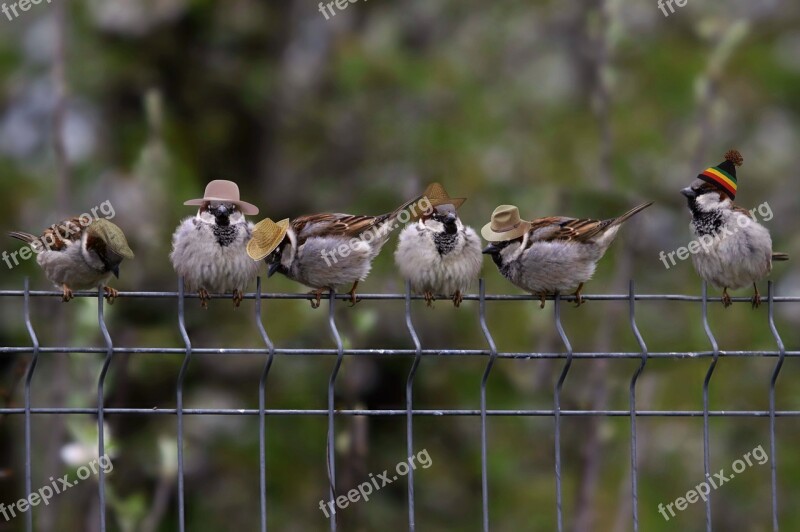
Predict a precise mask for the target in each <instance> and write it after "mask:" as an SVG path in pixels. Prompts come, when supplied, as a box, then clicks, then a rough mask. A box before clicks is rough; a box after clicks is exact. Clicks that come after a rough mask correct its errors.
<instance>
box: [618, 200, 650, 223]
mask: <svg viewBox="0 0 800 532" xmlns="http://www.w3.org/2000/svg"><path fill="white" fill-rule="evenodd" d="M652 204H653V202H652V201H649V202H647V203H642V204H641V205H638V206H636V207H634V208H633V209H631V210H629V211H628V212H626V213H625V214H623V215H622V216H619V217H617V218H615V219H614V221H613V222H612V223H611V225H622V224H623V223H625V222H627V221H628V220H629V219H630V218H632V217H633V216H634V215H636V214H638V213H640V212H641V211H643V210H645V209H646V208H648V207H649V206H650V205H652Z"/></svg>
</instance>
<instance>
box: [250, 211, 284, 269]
mask: <svg viewBox="0 0 800 532" xmlns="http://www.w3.org/2000/svg"><path fill="white" fill-rule="evenodd" d="M288 230H289V218H286V219H285V220H281V221H280V222H278V223H275V222H273V221H272V220H270V219H269V218H266V219H264V220H261V221H260V222H258V223H257V224H256V226H255V227H254V228H253V238H251V239H250V242H248V243H247V254H248V255H250V258H251V259H253V260H262V259H264V258H266V257H267V256H268V255H269V254H270V253H272V252H273V251H275V248H277V247H278V245H279V244H280V243H281V242H282V241H283V237H285V236H286V231H288Z"/></svg>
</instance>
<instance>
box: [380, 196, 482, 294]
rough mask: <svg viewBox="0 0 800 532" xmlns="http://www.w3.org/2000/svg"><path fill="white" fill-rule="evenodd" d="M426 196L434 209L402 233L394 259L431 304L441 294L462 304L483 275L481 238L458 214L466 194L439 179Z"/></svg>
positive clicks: (415, 287)
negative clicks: (459, 195) (453, 192)
mask: <svg viewBox="0 0 800 532" xmlns="http://www.w3.org/2000/svg"><path fill="white" fill-rule="evenodd" d="M424 197H426V198H427V199H428V201H429V202H430V204H431V206H432V209H431V210H430V212H429V213H423V214H422V216H420V217H419V219H418V220H417V221H416V222H415V223H412V224H408V225H407V226H406V228H405V229H403V231H402V232H401V233H400V238H399V242H398V244H397V250H396V251H395V253H394V261H395V264H397V268H398V269H399V270H400V273H401V274H402V275H403V277H404V278H405V279H406V280H408V281H409V282H410V283H411V290H412V291H413V292H414V293H416V294H423V295H424V296H425V301H426V302H427V304H428V306H429V307H430V306H432V304H433V301H434V297H435V296H436V295H437V294H443V295H446V296H448V297H450V298H451V299H452V301H453V304H454V305H455V306H456V307H458V306H460V305H461V301H462V300H463V294H464V292H466V291H467V290H468V289H469V287H470V285H472V284H474V283H475V282H476V281H477V280H478V275H480V272H481V265H482V263H483V256H482V255H481V241H480V238H478V234H477V233H476V232H475V231H474V230H473V229H472V228H471V227H468V226H466V225H464V224H463V223H462V222H461V220H460V219H459V217H458V208H459V207H461V204H463V203H464V202H465V201H466V198H451V197H450V196H449V195H448V194H447V191H445V189H444V187H443V186H442V185H440V184H439V183H432V184H431V185H430V186H428V188H427V190H425V194H424Z"/></svg>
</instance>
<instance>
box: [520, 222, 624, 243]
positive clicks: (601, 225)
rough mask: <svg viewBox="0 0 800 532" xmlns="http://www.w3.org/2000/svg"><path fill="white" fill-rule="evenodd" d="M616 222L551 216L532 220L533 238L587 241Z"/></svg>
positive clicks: (548, 240) (536, 239) (542, 240)
mask: <svg viewBox="0 0 800 532" xmlns="http://www.w3.org/2000/svg"><path fill="white" fill-rule="evenodd" d="M613 222H614V219H611V220H590V219H588V218H567V217H563V216H549V217H547V218H537V219H535V220H532V221H531V225H532V227H531V231H530V234H531V240H533V241H541V242H553V241H559V240H560V241H565V242H586V241H588V240H590V239H591V238H592V237H594V236H595V235H597V234H598V233H600V232H602V231H603V229H605V228H606V227H608V226H609V225H611V224H612V223H613Z"/></svg>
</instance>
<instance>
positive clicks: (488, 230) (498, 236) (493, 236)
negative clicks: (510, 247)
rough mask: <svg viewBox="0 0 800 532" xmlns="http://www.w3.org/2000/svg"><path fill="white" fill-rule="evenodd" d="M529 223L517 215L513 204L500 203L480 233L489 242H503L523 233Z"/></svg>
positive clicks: (517, 211) (528, 226)
mask: <svg viewBox="0 0 800 532" xmlns="http://www.w3.org/2000/svg"><path fill="white" fill-rule="evenodd" d="M530 228H531V223H530V222H528V221H526V220H523V219H522V218H520V217H519V209H518V208H516V207H515V206H513V205H500V206H499V207H497V208H496V209H495V210H494V212H493V213H492V221H491V222H489V223H488V224H486V225H484V226H483V228H482V229H481V235H483V238H484V239H486V240H488V241H489V242H505V241H506V240H514V239H515V238H519V237H521V236H522V235H524V234H525V233H526V232H527V231H528V230H529V229H530Z"/></svg>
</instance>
